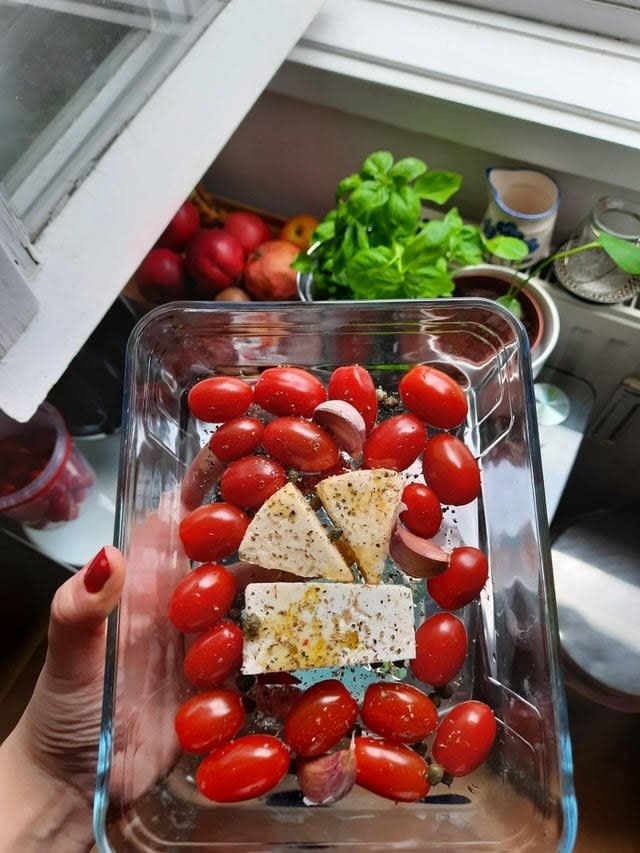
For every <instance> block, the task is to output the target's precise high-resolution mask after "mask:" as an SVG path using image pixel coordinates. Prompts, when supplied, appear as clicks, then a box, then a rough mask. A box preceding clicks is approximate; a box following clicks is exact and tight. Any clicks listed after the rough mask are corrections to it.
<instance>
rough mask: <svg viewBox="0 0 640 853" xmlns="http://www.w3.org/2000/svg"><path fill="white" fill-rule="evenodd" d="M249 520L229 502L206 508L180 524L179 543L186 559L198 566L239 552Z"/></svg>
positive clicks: (208, 505)
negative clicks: (196, 563) (195, 562)
mask: <svg viewBox="0 0 640 853" xmlns="http://www.w3.org/2000/svg"><path fill="white" fill-rule="evenodd" d="M248 526H249V516H248V515H246V514H245V513H244V512H243V511H242V510H241V509H239V508H238V507H237V506H234V505H233V504H229V503H226V502H220V503H212V504H204V505H203V506H199V507H198V508H197V509H194V510H193V511H192V512H190V513H189V514H188V515H186V516H185V517H184V518H183V519H182V521H181V522H180V528H179V533H180V539H181V541H182V545H183V547H184V550H185V553H186V555H187V557H189V558H190V559H192V560H196V561H197V562H199V563H202V562H208V561H210V560H211V561H216V560H222V559H224V558H225V557H229V556H230V555H231V554H233V553H234V552H235V551H237V550H238V546H239V545H240V542H241V541H242V537H243V536H244V534H245V531H246V529H247V527H248Z"/></svg>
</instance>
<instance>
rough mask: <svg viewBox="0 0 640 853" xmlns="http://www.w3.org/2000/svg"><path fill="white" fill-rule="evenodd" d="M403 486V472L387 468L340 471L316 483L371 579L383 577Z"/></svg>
mask: <svg viewBox="0 0 640 853" xmlns="http://www.w3.org/2000/svg"><path fill="white" fill-rule="evenodd" d="M403 488H404V478H403V476H402V474H399V473H398V472H397V471H391V470H389V469H387V468H374V469H371V470H363V471H349V472H348V473H346V474H337V475H336V476H335V477H327V478H326V479H325V480H322V481H321V482H320V483H318V485H317V486H316V493H317V495H318V497H319V498H320V500H321V501H322V504H323V506H324V508H325V509H326V511H327V514H328V516H329V518H330V519H331V520H332V521H333V523H334V524H335V525H336V527H339V528H340V529H341V530H342V537H343V540H344V542H346V544H347V546H348V547H349V549H350V550H351V553H352V554H353V557H354V559H355V560H356V562H357V563H358V566H359V567H360V570H361V572H362V574H363V575H364V577H365V579H366V580H367V581H368V583H379V582H380V580H381V578H382V573H383V571H384V566H385V561H386V559H387V556H388V554H389V539H390V538H391V533H392V531H393V529H394V527H395V524H396V520H397V517H398V510H399V507H400V500H401V498H402V490H403Z"/></svg>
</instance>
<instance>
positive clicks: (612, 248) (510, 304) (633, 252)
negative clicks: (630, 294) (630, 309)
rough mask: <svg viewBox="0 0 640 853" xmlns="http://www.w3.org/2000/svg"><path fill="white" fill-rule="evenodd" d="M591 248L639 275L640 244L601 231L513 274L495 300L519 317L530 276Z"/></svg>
mask: <svg viewBox="0 0 640 853" xmlns="http://www.w3.org/2000/svg"><path fill="white" fill-rule="evenodd" d="M591 249H600V250H602V251H604V252H606V253H607V255H609V257H610V258H611V260H612V261H613V262H614V263H615V264H616V266H618V267H619V268H620V269H621V270H622V271H623V272H626V273H628V274H629V275H640V246H639V245H636V244H634V243H630V242H629V241H628V240H623V239H622V237H616V236H615V235H614V234H607V233H606V232H601V233H599V234H598V236H597V237H596V239H595V240H592V241H590V242H589V243H582V244H581V245H579V246H573V247H572V248H570V249H563V250H561V251H559V252H555V253H554V254H553V255H550V256H549V257H547V258H544V260H542V261H540V262H539V263H538V264H536V265H535V266H533V267H532V268H531V269H530V270H529V272H528V273H527V274H526V275H521V276H514V278H513V282H512V284H511V286H510V287H509V290H508V291H507V292H506V293H505V294H504V296H499V297H498V298H497V299H496V302H499V303H500V304H501V305H504V307H505V308H508V309H509V310H510V311H511V312H512V313H513V314H515V315H516V317H521V316H522V309H521V307H520V302H519V299H518V297H519V295H520V293H521V292H522V290H523V289H524V288H525V287H526V286H527V284H528V283H529V282H530V281H531V279H532V278H536V277H537V276H539V275H540V273H541V272H542V271H543V270H545V269H546V268H547V267H548V266H550V265H551V264H552V263H554V261H558V260H561V259H562V258H569V257H571V256H572V255H578V254H580V253H581V252H588V251H590V250H591Z"/></svg>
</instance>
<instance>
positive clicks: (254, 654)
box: [242, 581, 415, 674]
mask: <svg viewBox="0 0 640 853" xmlns="http://www.w3.org/2000/svg"><path fill="white" fill-rule="evenodd" d="M243 625H244V629H245V639H244V652H243V663H242V671H243V672H244V673H246V674H257V673H260V672H282V671H285V670H295V669H311V668H314V667H333V666H353V665H356V664H368V663H382V662H385V661H395V660H407V659H409V658H413V657H415V630H414V613H413V596H412V594H411V590H409V589H407V588H406V587H402V586H394V585H391V584H388V585H387V584H376V585H370V584H353V583H350V584H349V583H336V584H333V583H314V582H313V581H308V582H306V583H255V584H249V586H248V587H247V589H246V593H245V610H244V615H243Z"/></svg>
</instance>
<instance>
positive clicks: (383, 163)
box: [361, 151, 393, 178]
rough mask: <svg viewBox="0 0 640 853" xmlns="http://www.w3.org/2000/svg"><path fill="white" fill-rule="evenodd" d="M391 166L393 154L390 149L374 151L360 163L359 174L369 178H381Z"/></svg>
mask: <svg viewBox="0 0 640 853" xmlns="http://www.w3.org/2000/svg"><path fill="white" fill-rule="evenodd" d="M392 166H393V155H392V154H391V152H390V151H374V152H373V154H370V155H369V156H368V157H367V159H366V160H365V161H364V163H363V164H362V171H361V174H362V175H363V176H364V177H369V178H382V177H384V176H385V175H387V174H388V172H389V170H390V169H391V167H392Z"/></svg>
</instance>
